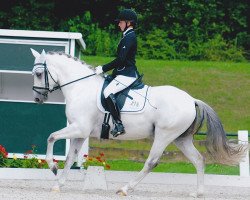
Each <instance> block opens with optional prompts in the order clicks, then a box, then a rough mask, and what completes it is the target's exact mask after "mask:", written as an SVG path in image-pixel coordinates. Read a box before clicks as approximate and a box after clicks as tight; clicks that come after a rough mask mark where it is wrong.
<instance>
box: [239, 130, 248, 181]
mask: <svg viewBox="0 0 250 200" xmlns="http://www.w3.org/2000/svg"><path fill="white" fill-rule="evenodd" d="M238 140H239V143H246V144H248V131H246V130H240V131H238ZM240 176H242V177H248V176H249V149H248V150H247V153H246V158H245V159H244V161H243V162H241V163H240Z"/></svg>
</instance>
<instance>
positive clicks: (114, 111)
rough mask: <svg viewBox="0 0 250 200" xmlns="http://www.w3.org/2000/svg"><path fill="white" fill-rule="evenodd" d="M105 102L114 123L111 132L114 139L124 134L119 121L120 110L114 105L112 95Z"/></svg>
mask: <svg viewBox="0 0 250 200" xmlns="http://www.w3.org/2000/svg"><path fill="white" fill-rule="evenodd" d="M106 100H107V105H108V110H109V112H110V114H111V115H112V118H113V122H114V129H113V130H112V131H111V134H112V135H113V136H114V137H117V136H118V135H122V134H124V133H125V129H124V126H123V124H122V121H121V116H120V110H119V108H118V106H117V105H116V100H115V96H114V95H113V94H110V95H109V96H108V97H107V99H106Z"/></svg>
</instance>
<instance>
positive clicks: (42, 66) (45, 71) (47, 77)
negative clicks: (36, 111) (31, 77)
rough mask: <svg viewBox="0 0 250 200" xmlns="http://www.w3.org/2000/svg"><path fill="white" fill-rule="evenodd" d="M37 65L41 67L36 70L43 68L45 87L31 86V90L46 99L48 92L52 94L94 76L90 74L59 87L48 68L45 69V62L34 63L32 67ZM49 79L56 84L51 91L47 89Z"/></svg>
mask: <svg viewBox="0 0 250 200" xmlns="http://www.w3.org/2000/svg"><path fill="white" fill-rule="evenodd" d="M37 65H41V67H37V68H36V69H38V68H43V69H44V83H45V87H38V86H33V87H32V89H33V90H34V91H35V92H37V93H38V94H40V95H43V96H44V97H47V96H48V93H49V92H50V93H51V92H53V91H55V90H58V89H61V88H62V87H64V86H66V85H69V84H71V83H74V82H77V81H80V80H83V79H85V78H88V77H91V76H94V75H96V73H93V74H90V75H88V76H85V77H82V78H79V79H76V80H74V81H70V82H68V83H65V84H63V85H59V84H58V82H56V81H55V79H54V78H53V77H52V75H51V73H50V71H49V69H48V67H47V64H46V62H44V63H36V64H34V67H35V66H37ZM48 75H49V76H50V78H51V79H52V80H53V81H54V83H55V84H56V86H54V87H53V88H52V89H50V87H49V76H48ZM39 90H45V92H44V93H42V92H40V91H39Z"/></svg>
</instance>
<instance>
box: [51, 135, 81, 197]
mask: <svg viewBox="0 0 250 200" xmlns="http://www.w3.org/2000/svg"><path fill="white" fill-rule="evenodd" d="M84 140H85V139H83V138H76V139H72V142H71V143H70V148H69V153H68V155H67V159H66V162H65V166H64V169H63V172H62V174H61V176H60V177H59V179H58V182H57V184H56V185H54V186H53V187H52V191H55V192H59V191H60V188H61V187H62V186H63V185H64V184H65V181H66V179H67V176H68V174H69V171H70V168H71V166H72V165H73V164H74V161H75V159H76V157H77V155H78V153H79V151H80V149H81V147H82V145H83V142H84Z"/></svg>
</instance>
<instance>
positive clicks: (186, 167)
mask: <svg viewBox="0 0 250 200" xmlns="http://www.w3.org/2000/svg"><path fill="white" fill-rule="evenodd" d="M108 163H109V165H110V166H111V170H117V171H140V170H141V169H142V168H143V165H144V163H142V162H135V161H130V160H109V161H108ZM153 172H165V173H189V174H196V170H195V168H194V166H193V165H192V164H191V163H187V162H176V163H160V164H159V165H158V166H157V167H156V168H154V169H153ZM205 173H206V174H221V175H239V167H238V166H236V167H232V166H225V165H217V164H207V165H206V167H205Z"/></svg>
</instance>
